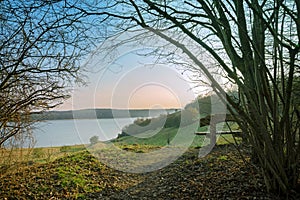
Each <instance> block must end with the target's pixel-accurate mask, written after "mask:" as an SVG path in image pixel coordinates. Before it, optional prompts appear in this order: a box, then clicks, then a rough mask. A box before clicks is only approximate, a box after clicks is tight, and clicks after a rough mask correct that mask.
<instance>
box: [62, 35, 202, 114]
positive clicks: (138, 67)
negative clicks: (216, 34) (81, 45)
mask: <svg viewBox="0 0 300 200" xmlns="http://www.w3.org/2000/svg"><path fill="white" fill-rule="evenodd" d="M144 36H147V39H145V38H144ZM124 41H126V42H124ZM188 45H191V44H188ZM157 47H163V48H160V49H162V51H161V52H159V55H163V54H164V55H171V56H173V57H172V58H173V59H175V60H176V62H175V63H174V62H173V61H170V60H168V59H166V57H162V59H160V60H158V58H157V55H153V54H151V53H152V52H153V51H156V50H157ZM195 55H196V54H195ZM185 58H186V55H185V54H183V53H182V52H181V51H177V49H174V47H170V46H168V45H166V41H164V40H162V39H161V38H159V37H158V36H156V35H155V34H152V35H151V34H148V35H147V33H146V34H145V33H143V34H141V31H139V30H137V31H133V32H125V33H123V34H122V35H120V36H116V37H112V38H110V39H108V40H106V41H104V42H102V43H100V44H99V46H98V47H97V48H95V49H94V51H93V52H91V54H90V55H89V56H88V57H87V58H86V59H85V60H84V61H82V69H83V70H84V74H85V75H86V77H87V79H86V81H87V83H88V84H87V86H86V87H76V86H75V87H74V89H73V92H72V94H71V98H70V99H69V100H67V101H66V102H64V104H63V105H61V106H60V107H58V108H56V109H57V110H77V109H89V108H123V109H144V108H146V109H150V108H184V106H185V105H186V104H188V103H190V102H191V101H193V100H194V99H195V98H196V97H197V96H198V95H199V92H196V90H195V84H194V83H192V82H191V80H190V78H189V77H191V74H190V73H189V72H187V71H185V72H184V73H183V71H182V70H179V68H180V67H181V65H182V63H183V62H184V59H185ZM202 59H203V58H201V60H202ZM204 60H205V59H204ZM186 62H187V61H186ZM176 63H177V64H176ZM178 63H181V64H178ZM197 89H199V88H197ZM200 90H201V89H200Z"/></svg>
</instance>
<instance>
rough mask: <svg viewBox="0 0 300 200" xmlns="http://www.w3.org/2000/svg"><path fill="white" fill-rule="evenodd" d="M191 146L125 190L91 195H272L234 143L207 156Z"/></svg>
mask: <svg viewBox="0 0 300 200" xmlns="http://www.w3.org/2000/svg"><path fill="white" fill-rule="evenodd" d="M197 155H198V151H197V150H196V149H192V150H190V151H189V152H187V153H186V154H185V155H184V156H183V157H181V158H180V159H179V160H177V161H176V162H175V163H172V164H171V165H169V166H168V167H166V168H163V169H161V170H158V171H155V172H151V173H147V174H140V175H139V178H140V179H141V180H143V181H142V182H140V183H139V184H137V185H134V186H132V187H130V188H127V189H126V190H121V191H110V192H109V191H105V190H104V191H102V192H100V193H94V194H89V195H88V196H87V197H89V198H90V199H273V200H276V199H278V197H276V196H274V195H272V194H269V193H267V192H266V190H265V188H264V187H263V183H262V178H261V177H260V176H259V175H258V174H256V173H255V171H254V170H253V171H252V170H249V169H248V168H246V166H245V164H244V163H243V162H242V161H241V159H240V158H239V157H238V156H237V155H236V153H234V149H233V148H232V147H218V148H216V149H215V150H214V151H213V152H212V153H211V154H209V155H208V156H206V157H205V158H202V159H199V158H198V156H197Z"/></svg>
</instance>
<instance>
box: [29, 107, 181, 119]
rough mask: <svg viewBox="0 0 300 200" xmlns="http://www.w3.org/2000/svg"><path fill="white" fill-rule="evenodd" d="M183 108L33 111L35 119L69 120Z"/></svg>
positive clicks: (142, 114)
mask: <svg viewBox="0 0 300 200" xmlns="http://www.w3.org/2000/svg"><path fill="white" fill-rule="evenodd" d="M180 110H181V109H177V108H170V109H110V108H103V109H102V108H100V109H83V110H68V111H47V112H34V113H31V118H32V119H33V120H69V119H113V118H138V117H155V116H159V115H161V114H171V113H174V112H177V111H180Z"/></svg>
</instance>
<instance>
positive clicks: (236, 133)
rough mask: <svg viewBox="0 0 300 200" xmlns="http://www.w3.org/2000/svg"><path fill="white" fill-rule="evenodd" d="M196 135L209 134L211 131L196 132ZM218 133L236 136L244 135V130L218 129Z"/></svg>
mask: <svg viewBox="0 0 300 200" xmlns="http://www.w3.org/2000/svg"><path fill="white" fill-rule="evenodd" d="M195 134H196V135H209V134H210V132H208V131H207V132H195ZM216 135H234V137H242V131H240V130H235V131H218V132H216Z"/></svg>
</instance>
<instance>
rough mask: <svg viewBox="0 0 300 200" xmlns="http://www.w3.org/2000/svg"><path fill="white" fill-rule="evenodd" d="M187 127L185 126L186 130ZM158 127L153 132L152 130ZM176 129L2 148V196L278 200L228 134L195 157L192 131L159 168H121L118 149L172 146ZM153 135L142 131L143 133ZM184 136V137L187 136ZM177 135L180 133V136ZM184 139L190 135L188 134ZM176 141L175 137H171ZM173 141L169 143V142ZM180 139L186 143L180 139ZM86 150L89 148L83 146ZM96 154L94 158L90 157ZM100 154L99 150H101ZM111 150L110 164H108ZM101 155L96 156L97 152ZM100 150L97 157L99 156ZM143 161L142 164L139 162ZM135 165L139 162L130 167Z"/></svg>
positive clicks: (198, 140)
mask: <svg viewBox="0 0 300 200" xmlns="http://www.w3.org/2000/svg"><path fill="white" fill-rule="evenodd" d="M185 131H186V130H185ZM156 132H157V131H156ZM176 133H178V130H177V129H174V128H166V129H162V130H160V132H159V134H156V135H155V136H153V137H152V138H151V139H149V140H147V139H145V138H141V136H140V138H137V137H131V136H126V137H122V138H119V139H115V140H112V141H111V142H106V143H101V142H99V143H97V144H95V145H93V146H91V145H86V146H84V145H77V146H64V147H52V148H35V149H15V150H12V151H8V150H4V149H2V150H1V155H2V156H3V157H2V158H5V156H6V158H8V157H9V158H10V159H8V160H7V159H2V160H1V175H0V188H1V191H0V198H1V199H120V198H121V199H140V198H144V199H219V198H222V199H224V198H231V199H236V198H240V197H243V198H245V199H252V198H254V197H256V198H264V199H278V198H277V197H274V196H273V195H272V194H270V193H268V192H266V190H265V188H264V187H263V180H262V178H261V176H260V174H259V173H258V172H257V171H256V170H255V168H251V170H249V169H248V168H247V167H246V165H247V163H245V162H244V161H246V162H249V157H248V155H247V151H245V152H243V155H244V157H243V158H244V161H243V159H241V157H240V156H239V152H238V151H236V149H235V148H234V146H233V145H232V144H230V142H233V138H232V136H231V135H226V136H225V137H222V136H221V137H219V140H218V142H217V143H218V145H217V146H216V147H215V148H214V150H213V151H212V153H210V154H208V155H207V156H205V157H203V158H199V157H198V153H199V149H201V146H202V144H203V141H204V139H205V136H195V135H190V136H193V137H194V138H193V140H192V142H191V146H190V147H188V148H187V149H186V150H185V152H184V154H183V155H182V156H180V157H179V158H178V159H176V160H174V161H173V162H171V163H170V165H167V166H165V167H163V168H161V169H158V170H154V171H149V172H144V173H129V172H126V167H127V168H128V166H129V164H130V162H131V160H128V162H126V163H122V162H121V161H120V159H118V158H121V157H122V155H123V153H122V154H120V153H118V151H115V150H114V149H110V148H106V147H108V146H114V147H116V148H117V149H119V150H122V151H123V152H131V153H134V154H135V155H141V156H143V155H145V154H144V153H149V152H155V151H157V150H160V149H162V148H164V147H165V146H166V145H167V143H168V140H167V137H169V138H171V140H170V143H169V145H167V146H168V148H169V149H171V150H172V148H174V149H175V148H176V147H177V146H176V145H175V144H174V140H172V139H173V138H175V137H176V136H175V135H176ZM145 134H146V135H149V134H152V133H150V132H149V133H144V135H143V136H145ZM187 138H188V137H187ZM179 139H180V140H182V139H183V138H180V137H179ZM188 139H189V138H188ZM175 141H176V140H175ZM172 143H173V144H172ZM182 144H184V145H185V144H186V143H185V142H183V143H182ZM87 149H88V150H89V151H87ZM95 153H97V155H98V157H97V156H95V155H96V154H95ZM101 153H102V154H101ZM104 153H105V155H106V156H107V155H110V156H111V158H113V160H114V162H115V163H114V164H118V167H119V168H114V167H112V166H111V165H110V164H107V162H106V161H107V160H105V159H107V157H105V156H103V155H104ZM99 155H100V157H99ZM101 155H102V157H101ZM142 164H144V165H145V163H142ZM135 167H136V169H138V168H139V165H136V166H135Z"/></svg>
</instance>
